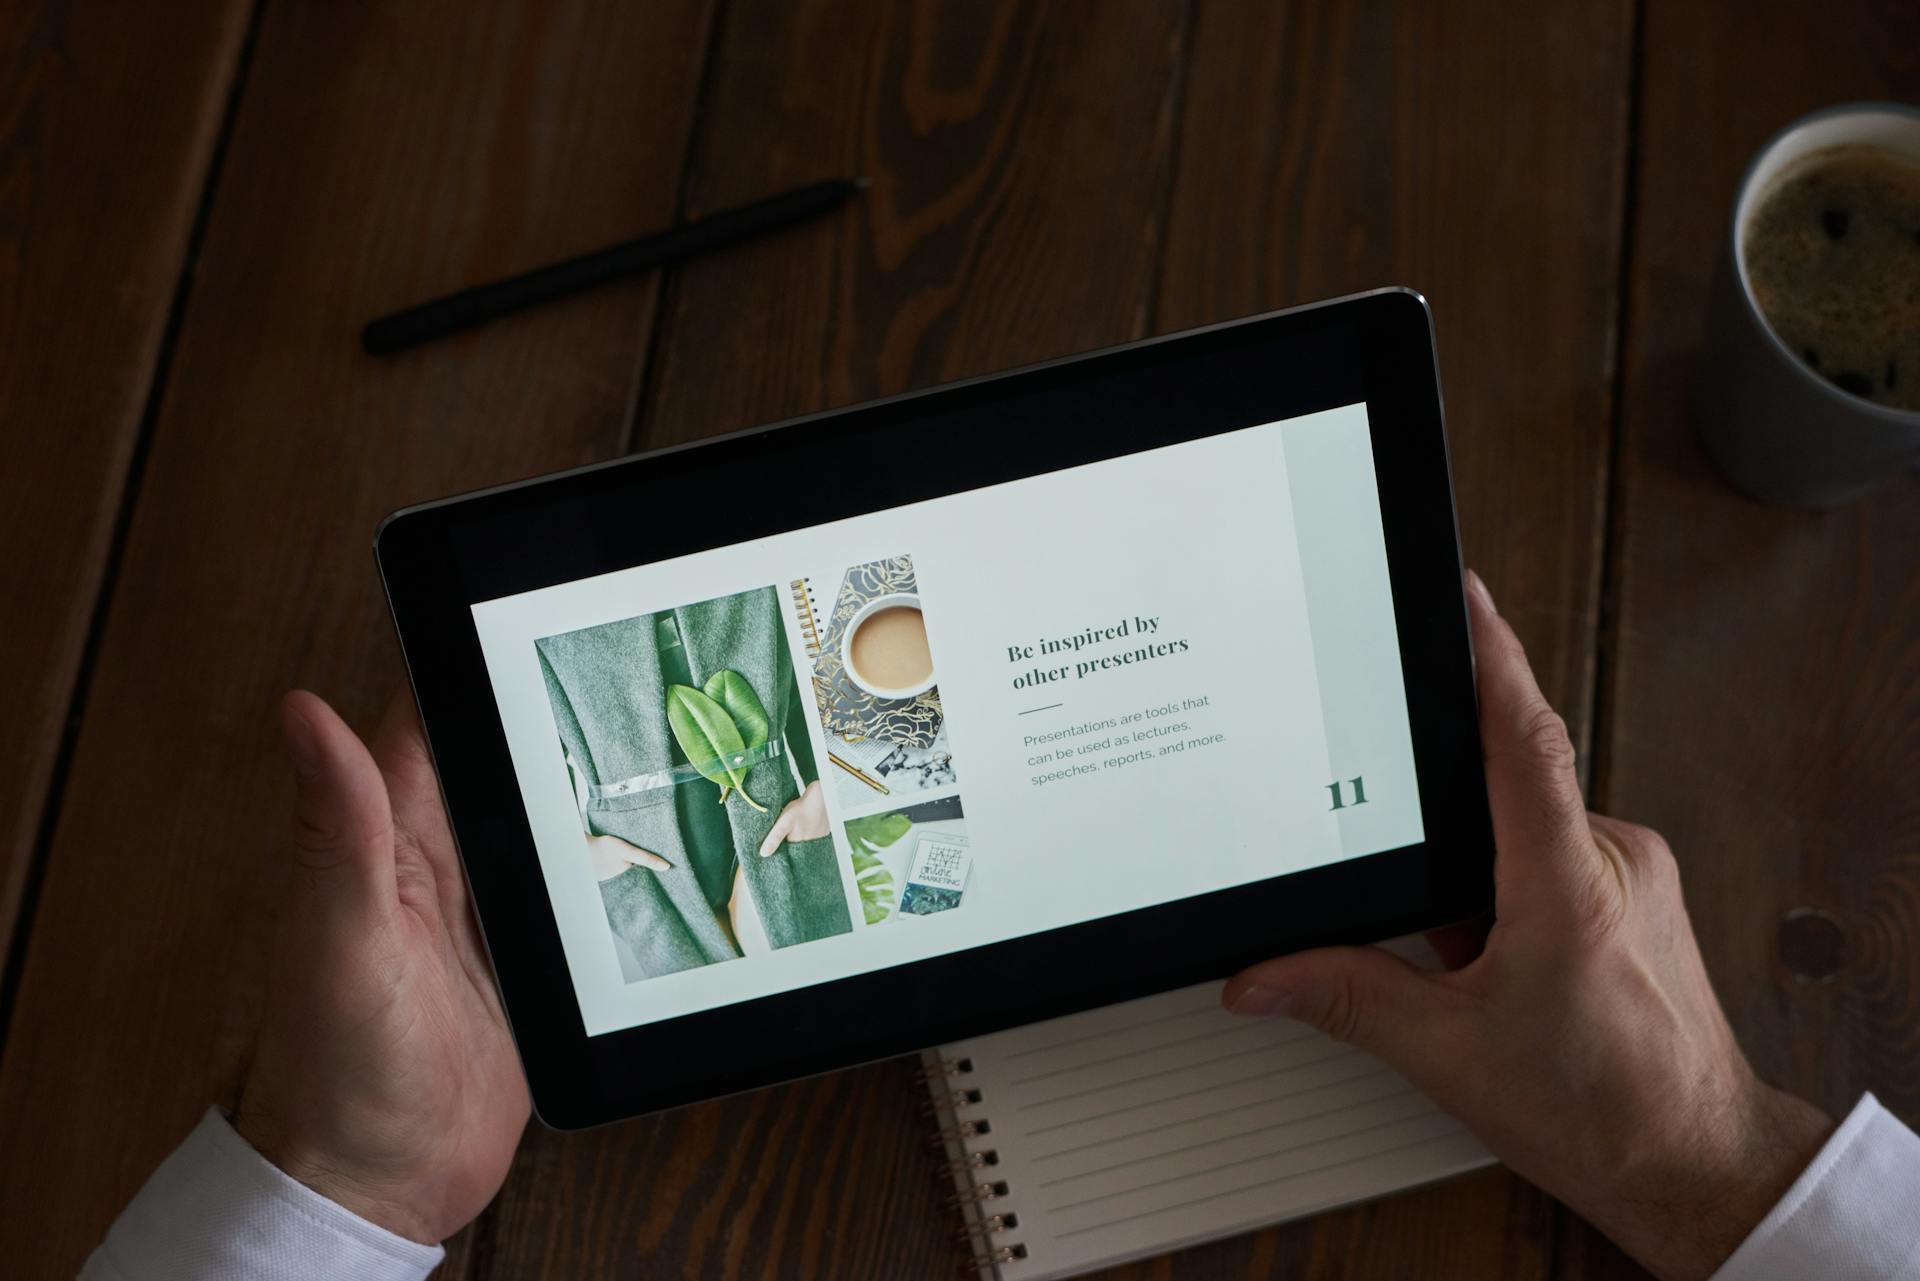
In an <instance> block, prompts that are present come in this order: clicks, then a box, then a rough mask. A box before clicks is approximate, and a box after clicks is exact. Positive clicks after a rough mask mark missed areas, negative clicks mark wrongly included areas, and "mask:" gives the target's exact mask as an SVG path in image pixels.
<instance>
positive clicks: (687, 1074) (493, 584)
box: [375, 289, 1493, 1129]
mask: <svg viewBox="0 0 1920 1281" xmlns="http://www.w3.org/2000/svg"><path fill="white" fill-rule="evenodd" d="M1355 401H1365V402H1366V406H1367V415H1368V419H1369V422H1370V424H1371V433H1372V441H1373V453H1374V464H1375V473H1376V477H1377V482H1378V486H1379V490H1380V506H1381V513H1382V523H1383V527H1384V531H1385V537H1386V544H1387V556H1388V570H1389V576H1390V578H1391V582H1392V592H1393V604H1394V615H1395V620H1396V627H1397V630H1398V634H1399V645H1400V655H1401V662H1402V668H1403V675H1404V679H1405V685H1406V695H1407V708H1408V713H1409V720H1410V724H1411V729H1412V737H1413V747H1414V758H1415V762H1416V768H1417V771H1418V777H1419V782H1420V800H1421V816H1422V821H1423V825H1424V831H1425V832H1426V836H1427V839H1426V840H1425V841H1423V842H1422V843H1420V844H1418V845H1412V846H1408V847H1405V848H1402V849H1398V850H1392V851H1388V852H1385V853H1379V854H1374V855H1370V856H1368V857H1365V858H1359V859H1352V860H1347V861H1344V862H1339V863H1332V864H1328V865H1325V866H1322V867H1318V868H1314V869H1311V870H1309V871H1305V872H1299V873H1296V874H1294V875H1291V876H1283V877H1276V878H1274V879H1272V880H1268V881H1261V882H1256V883H1254V884H1250V885H1244V886H1239V887H1236V888H1233V889H1229V890H1222V891H1218V892H1215V893H1210V894H1204V895H1200V896H1197V897H1192V898H1186V899H1181V900H1177V901H1175V902H1172V903H1166V904H1161V905H1159V906H1155V907H1149V908H1143V909H1141V910H1138V911H1134V912H1128V913H1124V914H1121V915H1118V916H1111V917H1106V918H1103V919H1100V920H1094V921H1087V922H1082V923H1080V924H1077V925H1071V926H1067V927H1064V928H1061V929H1056V930H1050V931H1047V932H1044V933H1040V934H1033V935H1027V936H1025V937H1022V938H1017V939H1011V940H1007V941H1005V942H1001V943H995V944H991V945H988V946H983V947H977V948H971V949H968V950H966V951H961V952H954V953H949V954H947V955H945V956H939V957H934V958H931V959H927V960H922V961H916V962H910V963H907V964H903V965H899V966H895V967H893V968H890V969H884V970H879V971H875V972H872V973H867V974H860V975H856V976H853V977H851V978H846V979H841V980H837V981H834V982H830V983H822V984H819V985H816V986H813V987H807V988H801V989H798V990H795V991H790V992H782V993H778V994H776V995H772V996H766V997H762V998H759V999H756V1000H751V1001H745V1002H741V1003H738V1004H735V1005H730V1006H724V1007H721V1008H719V1009H713V1010H707V1011H703V1012H700V1013H696V1014H690V1015H686V1016H683V1017H680V1018H675V1019H671V1020H666V1021H663V1022H659V1023H651V1024H646V1025H643V1026H640V1027H637V1028H632V1029H628V1030H625V1031H619V1032H611V1033H606V1034H603V1035H600V1036H597V1037H588V1036H587V1034H586V1030H585V1026H584V1024H583V1022H582V1020H581V1015H580V1008H579V1004H578V1002H577V1000H576V998H575V995H574V989H573V984H572V981H571V978H570V976H569V974H568V971H567V966H566V961H565V959H564V957H563V955H562V952H561V944H560V937H559V932H558V928H557V926H556V924H555V921H554V916H553V912H552V909H551V906H550V904H549V900H548V897H547V892H546V886H545V884H544V881H543V878H542V873H541V869H540V863H539V859H538V857H537V856H536V854H535V850H534V845H533V836H532V832H531V829H530V827H529V825H528V820H527V816H526V812H525V810H524V809H523V807H522V805H521V801H520V788H519V783H518V780H517V779H516V777H515V775H514V771H513V766H512V763H511V761H510V760H509V758H508V752H507V744H506V735H505V730H504V727H503V726H502V724H501V721H500V717H499V713H498V711H497V709H496V707H495V705H494V702H493V700H492V698H491V696H490V691H491V688H492V686H491V682H490V680H489V677H488V674H487V670H486V666H485V663H484V660H483V658H482V656H481V651H480V644H479V637H478V634H477V632H476V631H475V627H474V621H473V615H472V612H471V606H472V605H473V604H475V603H477V602H479V601H484V600H490V599H494V598H497V597H501V596H507V595H512V594H515V593H518V592H523V591H530V590H533V589H535V588H540V587H546V586H550V585H553V584H556V583H562V582H569V581H572V580H575V579H579V578H586V577H590V576H592V575H596V574H602V573H607V572H610V571H614V570H620V569H625V568H628V567H630V566H633V565H637V564H645V563H649V562H653V561H659V560H665V559H668V558H671V557H675V556H682V555H686V554H689V553H692V552H696V551H702V550H706V549H708V548H709V547H712V546H717V545H721V544H722V543H723V542H725V543H731V542H739V541H745V540H747V539H750V538H757V537H761V536H764V535H769V534H777V533H784V532H787V531H788V530H791V529H796V528H802V527H805V526H806V525H812V524H817V523H823V522H825V521H829V520H834V519H838V518H841V517H845V516H854V515H860V514H864V513H866V512H868V511H871V510H873V508H872V505H871V498H870V496H871V495H872V494H874V493H886V494H890V495H893V496H894V497H895V498H896V499H897V501H898V502H899V503H902V504H904V503H908V502H915V501H919V500H922V499H927V498H935V497H939V496H942V495H945V494H950V493H956V492H960V491H963V490H967V489H973V488H978V487H981V486H985V485H992V484H998V483H1001V482H1004V481H1010V480H1015V479H1019V478H1021V477H1025V476H1030V475H1036V474H1040V473H1043V472H1049V471H1054V470H1057V469H1059V468H1062V467H1070V466H1076V465H1079V464H1082V463H1089V462H1096V461H1099V460H1102V459H1105V458H1111V457H1116V456H1119V455H1122V454H1129V453H1134V452H1137V451H1140V450H1145V449H1152V448H1157V447H1160V446H1164V445H1170V444H1177V443H1179V442H1182V441H1186V440H1195V439H1200V438H1202V437H1205V436H1210V435H1215V434H1218V433H1220V432H1225V431H1232V430H1235V429H1238V428H1243V427H1250V426H1255V425H1258V424H1262V423H1269V422H1274V421H1277V420H1280V419H1285V418H1292V417H1296V416H1298V415H1300V414H1305V413H1311V412H1314V411H1316V410H1320V409H1327V408H1332V407H1334V406H1338V405H1345V404H1350V403H1353V402H1355ZM878 433H886V444H887V448H885V449H879V448H871V447H868V445H869V444H870V443H876V442H872V440H871V437H872V436H873V435H875V434H878ZM821 450H827V451H840V450H848V451H851V452H852V453H853V454H854V455H855V456H858V457H862V458H865V459H868V460H870V462H869V464H868V465H866V466H865V467H864V468H863V469H862V470H861V472H860V475H859V476H858V477H857V478H851V477H848V478H839V479H836V478H835V477H834V476H832V475H825V476H822V475H820V474H819V469H817V468H807V469H806V470H808V471H809V472H810V473H812V474H813V478H812V479H811V480H810V481H809V485H810V495H809V501H808V504H807V506H806V508H805V512H806V517H805V519H804V520H801V519H797V518H796V515H795V514H796V513H797V512H798V511H799V510H800V509H799V508H798V507H797V506H781V505H761V506H757V507H753V508H751V509H749V510H746V511H744V512H742V513H740V514H738V515H737V516H736V518H735V521H734V523H733V525H732V526H731V527H730V528H729V529H728V530H727V536H726V537H725V538H724V539H719V540H717V539H715V538H714V537H713V536H712V535H711V534H710V533H708V532H706V531H708V530H710V529H711V525H710V524H709V523H708V522H706V521H704V520H701V519H695V518H690V519H676V515H678V514H679V513H677V512H676V510H675V509H676V507H677V505H678V504H680V503H682V502H686V503H692V502H694V501H696V500H694V499H691V498H683V497H681V496H682V495H695V494H698V493H700V492H703V487H702V486H701V485H700V484H699V483H697V482H698V480H699V479H700V478H701V477H703V476H721V475H724V476H726V477H727V478H728V480H727V483H728V484H730V485H737V484H738V483H739V477H740V476H741V474H742V472H743V470H744V471H746V472H747V473H749V474H751V473H752V472H753V471H755V470H759V471H761V472H762V474H767V473H768V469H771V474H773V475H775V476H779V475H782V474H790V473H791V472H792V471H798V470H800V469H802V468H803V467H804V466H805V461H806V459H807V458H809V457H818V456H819V452H818V451H821ZM683 481H691V482H694V483H679V482H683ZM636 492H644V494H645V495H646V502H647V505H648V510H649V513H650V514H649V518H648V519H647V520H645V521H636V520H635V519H634V518H633V512H634V510H635V504H634V501H633V499H634V494H635V493H636ZM1196 510H1198V511H1202V512H1203V511H1204V510H1205V504H1204V501H1202V502H1200V503H1198V504H1197V505H1196ZM686 514H687V515H689V516H693V515H695V513H692V512H689V513H686ZM375 550H376V557H377V559H378V562H379V565H380V570H381V573H382V575H383V577H384V579H385V583H386V589H387V596H388V601H389V604H390V605H391V607H392V610H393V615H394V620H395V625H396V628H397V630H398V632H399V636H400V642H401V647H402V650H403V651H404V654H405V657H406V663H407V670H408V674H409V677H410V679H411V680H412V683H413V688H414V694H415V697H416V698H417V699H418V701H419V705H420V709H421V715H422V719H423V722H424V724H425V727H426V731H427V738H428V742H429V745H430V746H431V748H432V751H433V756H434V760H435V763H436V766H437V768H438V770H439V774H440V782H441V788H442V793H443V795H444V797H445V799H446V802H447V808H448V812H449V815H450V817H451V820H452V826H453V832H454V836H455V839H456V842H457V843H458V845H459V848H460V852H461V858H462V861H463V863H464V865H465V868H466V873H467V878H468V883H469V885H470V886H471V889H472V893H473V898H474V901H475V904H476V906H477V909H478V914H479V919H480V923H481V928H482V931H483V933H484V935H485V938H486V941H487V946H488V949H489V951H490V952H491V954H492V957H493V962H494V968H495V973H496V976H497V978H498V981H499V984H500V988H501V992H502V995H503V997H504V999H505V1002H506V1007H507V1011H508V1014H509V1017H510V1019H511V1021H512V1023H513V1030H514V1036H515V1039H516V1041H517V1042H518V1044H519V1048H520V1054H521V1059H522V1062H523V1063H524V1065H525V1067H526V1072H527V1079H528V1082H529V1084H530V1085H531V1087H532V1092H533V1097H534V1101H535V1106H536V1109H537V1110H538V1112H539V1115H540V1117H541V1118H542V1120H544V1121H545V1122H546V1123H547V1124H549V1125H551V1126H554V1127H556V1128H561V1129H572V1128H578V1127H581V1126H586V1125H592V1124H597V1123H600V1122H603V1121H609V1120H614V1119H617V1118H619V1117H623V1116H629V1115H634V1114H637V1113H641V1112H647V1111H653V1110H656V1109H660V1108H666V1107H672V1106H676V1105H679V1104H683V1103H688V1102H692V1101H695V1100H698V1099H703V1098H709V1097H713V1096H716V1095H720V1094H726V1093H730V1092H734V1091H738V1090H744V1089H750V1088H754V1087H759V1086H764V1085H768V1084H772V1083H774V1082H777V1081H782V1080H787V1079H790V1078H794V1077H800V1076H806V1075H810V1074H813V1073H816V1072H821V1071H825V1070H829V1069H834V1068H840V1067H846V1066H850V1065H853V1064H856V1063H861V1062H866V1061H869V1060H873V1059H878V1058H884V1057H889V1056H893V1055H898V1054H904V1053H908V1052H911V1051H914V1050H918V1049H921V1048H923V1047H925V1046H928V1045H933V1044H939V1043H942V1042H946V1041H952V1040H957V1039H960V1038H963V1037H968V1036H974V1035H979V1034H982V1033H986V1032H990V1031H994V1030H997V1029H1000V1028H1005V1027H1012V1026H1016V1025H1019V1024H1022V1023H1028V1022H1033V1021H1036V1020H1040V1019H1046V1018H1052V1017H1055V1016H1058V1015H1062V1014H1067V1013H1071V1012H1073V1011H1075V1010H1080V1009H1086V1008H1090V1007H1093V1006H1098V1005H1103V1004H1108V1003H1112V1002H1115V1001H1121V1000H1126V999H1128V998H1132V997H1138V996H1144V995H1147V994H1150V993H1153V992H1157V991H1165V990H1168V989H1171V988H1175V987H1180V986H1183V985H1186V984H1191V983H1196V982H1201V981H1204V980H1206V979H1211V978H1217V977H1220V976H1222V975H1224V974H1227V973H1229V972H1231V971H1233V970H1234V969H1236V968H1238V967H1240V966H1243V965H1245V964H1248V963H1250V962H1252V961H1255V960H1259V959H1261V958H1262V957H1266V956H1270V955H1273V954H1275V953H1278V952H1281V951H1286V950H1291V949H1295V948H1301V947H1310V946H1318V945H1321V944H1326V943H1334V942H1358V941H1366V940H1370V939H1376V938H1384V937H1389V936H1393V935H1397V934H1403V933H1407V932H1409V931H1412V930H1416V929H1420V928H1424V927H1428V926H1432V925H1437V924H1441V923H1444V922H1448V921H1455V920H1461V919H1464V918H1467V917H1469V916H1472V915H1474V914H1476V913H1479V912H1481V911H1483V910H1484V909H1486V908H1487V906H1488V905H1489V904H1490V903H1491V902H1492V898H1493V889H1492V865H1493V857H1492V856H1493V836H1492V824H1491V819H1490V817H1489V814H1488V811H1487V799H1486V785H1485V779H1484V775H1483V772H1482V766H1481V753H1480V742H1479V733H1478V725H1477V713H1476V702H1475V695H1474V686H1473V678H1472V661H1471V649H1470V646H1469V642H1468V636H1467V621H1466V609H1465V601H1464V598H1463V596H1462V594H1461V564H1460V553H1459V541H1458V536H1457V533H1456V529H1455V522H1454V511H1453V499H1452V481H1451V473H1450V468H1449V462H1448V456H1447V445H1446V436H1445V430H1444V425H1443V421H1442V414H1441V405H1440V392H1439V383H1438V373H1437V370H1436V367H1435V362H1434V354H1433V340H1432V331H1431V326H1430V321H1429V316H1428V313H1427V308H1426V304H1425V301H1424V300H1423V299H1422V298H1421V297H1420V296H1419V295H1418V294H1416V293H1413V292H1411V291H1409V290H1402V289H1389V290H1380V291H1377V292H1374V293H1369V294H1362V295H1357V296H1355V297H1351V298H1345V299H1337V300H1334V301H1332V302H1327V303H1319V304H1315V305H1313V306H1309V307H1301V308H1295V309H1292V310H1289V311H1284V312H1278V313H1274V314H1271V315H1266V316H1258V317H1254V318H1251V319H1247V320H1242V321H1236V322H1232V323H1230V324H1226V325H1218V326H1214V327H1211V328H1208V329H1202V330H1195V331H1192V332H1189V333H1184V334H1175V335H1172V336H1169V337H1166V338H1157V339H1151V340H1148V341H1145V342H1140V343H1134V344H1131V345H1129V346H1125V347H1118V348H1113V349H1110V350H1107V351H1102V352H1095V353H1092V354H1089V355H1085V356H1078V357H1073V358H1070V359H1067V360H1062V361H1055V362H1052V363H1049V364H1045V365H1040V366H1035V367H1032V368H1028V369H1023V370H1017V371H1014V372H1011V373H1006V374H1000V375H996V376H993V377H989V378H983V379H976V380H972V381H970V382H965V383H959V384H954V385H951V386H947V387H940V388H934V389H932V390H929V391H925V392H919V393H914V394H911V395H907V396H901V397H895V398H893V399H890V400H885V401H878V402H875V403H872V404H867V405H861V406H855V407H852V408H848V409H842V410H835V411H831V412H829V413H825V414H819V415H813V416H811V417H808V418H803V419H799V420H796V421H794V422H791V423H784V424H776V425H774V426H771V427H763V428H756V429H754V430H752V431H748V432H742V433H739V434H736V435H733V436H729V437H725V438H722V439H719V440H715V441H711V442H706V443H702V444H699V445H697V446H682V447H678V448H675V449H669V450H662V451H658V452H656V453H652V454H643V455H636V456H634V457H632V458H626V459H622V460H619V461H617V462H612V463H607V464H602V465H599V466H595V467H590V468H584V469H581V470H577V471H573V472H567V473H562V474H559V475H556V476H552V477H547V478H543V479H536V480H531V481H526V482H522V483H520V484H516V485H509V486H503V487H501V488H497V489H492V490H487V491H482V492H480V493H476V494H471V495H467V496H464V497H460V498H453V499H446V500H443V501H440V502H436V503H431V504H426V505H424V506H419V507H412V508H408V509H406V510H404V511H400V512H396V513H395V514H394V515H392V516H390V517H388V518H387V520H386V522H385V523H384V524H383V525H382V526H381V528H380V532H379V534H378V536H377V538H376V544H375ZM876 1010H884V1011H886V1016H885V1017H884V1018H876V1017H874V1016H873V1015H872V1011H876Z"/></svg>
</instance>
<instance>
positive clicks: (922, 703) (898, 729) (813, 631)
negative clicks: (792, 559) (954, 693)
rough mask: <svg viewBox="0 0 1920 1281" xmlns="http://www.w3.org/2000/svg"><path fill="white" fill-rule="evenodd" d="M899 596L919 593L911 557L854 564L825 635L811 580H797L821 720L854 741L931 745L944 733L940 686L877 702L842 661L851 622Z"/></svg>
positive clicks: (828, 619)
mask: <svg viewBox="0 0 1920 1281" xmlns="http://www.w3.org/2000/svg"><path fill="white" fill-rule="evenodd" d="M895 592H909V593H912V594H913V595H916V596H917V595H919V587H918V586H917V585H916V583H915V582H914V577H913V558H912V557H911V556H894V557H890V558H889V559H887V560H876V561H869V562H868V563H867V564H864V565H855V566H854V567H853V568H852V569H849V570H848V571H847V573H846V577H845V578H844V579H842V580H841V583H840V595H839V596H838V597H837V598H836V599H835V601H834V604H833V611H832V613H830V614H828V615H827V617H826V620H825V628H826V630H825V632H824V633H822V632H820V630H819V629H820V627H821V620H820V618H819V617H818V615H817V613H816V611H815V608H814V602H813V599H812V592H811V590H810V588H809V583H808V580H806V579H795V580H794V582H793V598H794V608H795V609H796V610H797V611H798V612H799V614H800V620H801V622H800V631H801V634H802V635H803V636H805V637H806V639H807V641H808V646H807V648H808V655H809V657H811V658H812V659H813V696H814V701H815V702H816V703H818V704H819V706H820V721H821V724H822V726H823V727H824V728H825V729H826V731H827V732H828V733H829V734H838V735H840V736H841V737H842V738H845V739H848V740H850V741H853V742H859V741H861V740H863V739H869V738H873V739H879V740H880V741H882V742H885V743H896V744H899V745H901V746H904V747H930V746H932V744H933V740H934V737H935V736H936V735H937V734H939V732H940V719H941V712H940V688H939V686H937V685H936V686H935V687H934V688H932V689H930V690H928V691H927V692H926V693H924V694H919V695H916V696H915V697H913V698H876V697H875V696H874V695H872V694H869V693H867V692H866V691H865V690H863V689H861V688H860V687H859V686H858V685H855V684H854V683H853V682H852V681H851V680H850V679H848V677H847V672H846V668H845V666H844V665H843V664H842V663H841V661H840V650H841V644H840V642H841V638H842V637H843V636H844V635H845V634H846V630H847V623H848V622H849V621H850V620H851V619H852V618H853V616H854V615H855V614H857V613H859V612H860V609H861V607H862V606H863V605H865V604H866V603H867V602H868V601H870V600H873V599H874V598H875V597H879V596H887V595H891V594H893V593H895ZM816 637H817V640H816Z"/></svg>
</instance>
